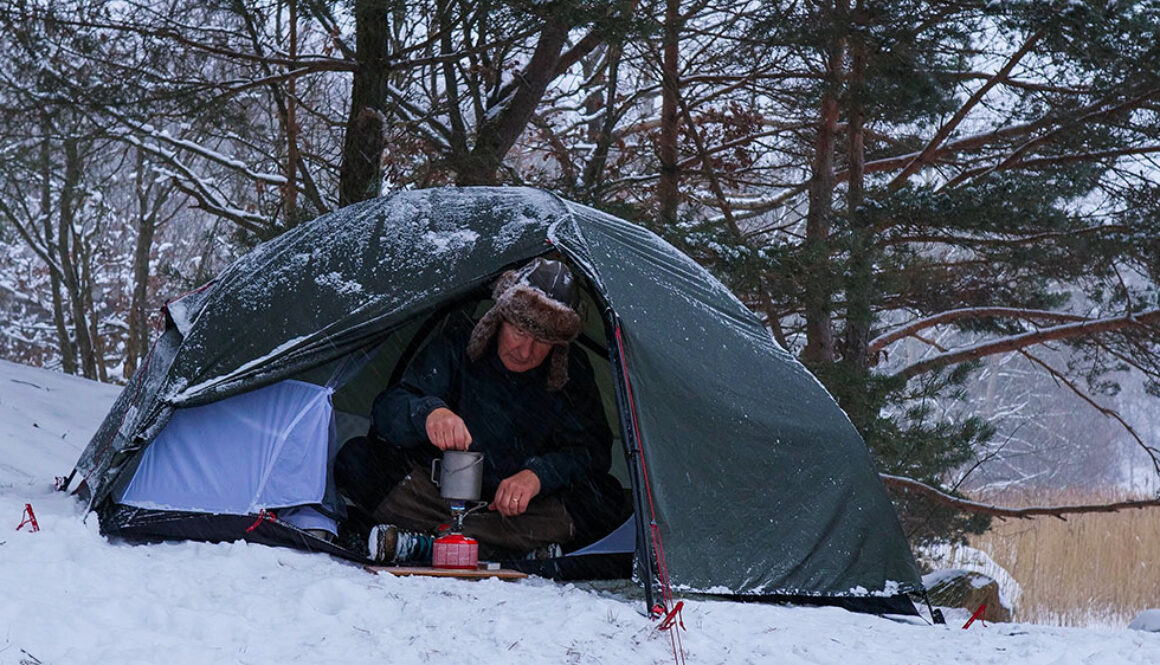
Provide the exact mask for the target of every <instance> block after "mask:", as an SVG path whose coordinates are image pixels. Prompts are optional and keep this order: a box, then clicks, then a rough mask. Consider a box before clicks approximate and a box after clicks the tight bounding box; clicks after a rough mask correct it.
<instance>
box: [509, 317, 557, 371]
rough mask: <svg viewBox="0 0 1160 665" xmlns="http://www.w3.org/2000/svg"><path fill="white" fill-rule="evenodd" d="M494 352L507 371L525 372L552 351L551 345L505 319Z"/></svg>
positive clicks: (537, 365) (542, 360)
mask: <svg viewBox="0 0 1160 665" xmlns="http://www.w3.org/2000/svg"><path fill="white" fill-rule="evenodd" d="M496 352H497V353H498V354H499V359H500V362H502V363H503V366H504V367H506V368H507V369H508V371H509V372H526V371H528V370H530V369H535V368H537V367H539V366H540V363H542V362H544V358H547V357H548V354H549V353H551V352H552V345H551V344H549V343H547V342H543V341H540V340H538V339H536V338H535V337H532V336H531V335H530V334H529V333H527V332H525V331H524V330H523V329H522V328H520V327H518V326H514V325H512V324H510V323H508V322H507V321H504V322H503V326H502V327H501V328H500V329H499V340H498V341H497V342H496Z"/></svg>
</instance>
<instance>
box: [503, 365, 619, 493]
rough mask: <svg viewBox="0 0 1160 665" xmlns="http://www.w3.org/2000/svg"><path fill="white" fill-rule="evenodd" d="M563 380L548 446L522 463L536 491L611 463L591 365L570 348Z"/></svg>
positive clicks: (556, 488) (559, 486)
mask: <svg viewBox="0 0 1160 665" xmlns="http://www.w3.org/2000/svg"><path fill="white" fill-rule="evenodd" d="M572 355H573V362H571V363H569V365H570V366H569V369H568V375H569V380H568V383H567V384H565V386H564V388H563V389H562V391H563V392H564V395H563V397H564V399H563V409H562V413H560V414H559V415H558V418H557V421H556V427H555V430H554V431H553V433H552V443H551V446H550V449H549V450H548V451H547V452H545V453H543V454H541V455H537V456H535V457H532V458H529V459H528V460H527V461H526V462H525V463H524V468H527V469H531V470H532V471H533V472H534V473H535V474H536V476H537V477H538V478H539V479H540V493H541V494H545V495H546V494H551V493H553V492H558V491H560V490H562V489H564V488H567V487H569V486H571V485H574V484H576V483H577V482H578V481H580V480H581V479H583V478H584V477H586V476H595V475H598V474H603V473H607V472H608V469H609V467H610V466H611V465H612V431H611V430H610V429H609V428H608V420H607V419H606V418H605V416H604V406H603V405H602V404H601V401H600V391H599V389H597V387H596V379H595V376H594V375H593V372H592V366H591V365H590V364H589V363H588V359H587V357H585V356H584V354H583V353H582V352H578V351H575V350H574V351H573V354H572Z"/></svg>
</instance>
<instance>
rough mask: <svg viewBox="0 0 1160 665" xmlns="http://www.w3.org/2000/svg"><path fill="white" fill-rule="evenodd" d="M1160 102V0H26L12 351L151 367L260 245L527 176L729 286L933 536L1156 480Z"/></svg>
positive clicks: (0, 164) (17, 6)
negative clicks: (856, 433)
mask: <svg viewBox="0 0 1160 665" xmlns="http://www.w3.org/2000/svg"><path fill="white" fill-rule="evenodd" d="M1158 103H1160V2H1158V1H1156V0H1144V1H1138V2H1133V1H1120V0H1112V2H1104V1H1103V0H1101V1H1099V2H1091V1H1087V0H1068V1H1063V0H1050V1H1046V0H1026V1H1020V0H1014V1H1009V2H987V1H970V2H960V1H949V0H948V1H944V2H937V1H936V2H918V1H914V0H897V1H891V2H884V1H873V0H814V1H785V2H783V1H777V0H755V1H751V2H750V1H745V0H742V1H737V0H731V1H730V2H722V1H720V0H697V1H694V2H690V1H687V0H592V1H587V2H585V1H582V0H518V1H493V0H431V1H411V2H404V1H402V0H336V1H326V0H208V1H206V0H197V1H193V0H150V1H148V2H143V1H138V0H117V1H109V0H51V1H49V0H10V1H9V2H6V3H4V5H3V7H0V155H2V157H0V357H3V358H6V359H9V360H14V361H17V362H21V363H25V364H30V365H37V366H44V367H50V368H57V369H60V370H61V371H64V372H66V373H70V374H78V375H83V376H86V377H89V378H93V379H98V380H101V381H109V382H123V381H125V380H126V379H127V377H129V376H130V375H131V374H132V373H133V372H134V371H135V370H136V368H137V367H138V366H139V365H140V364H141V363H142V361H143V359H144V357H145V356H146V354H147V353H148V349H149V345H150V343H151V339H152V338H153V337H155V335H156V334H157V332H158V330H159V326H160V319H159V315H158V314H157V312H158V311H159V308H160V307H161V305H162V304H163V303H164V302H165V300H167V299H170V298H173V297H175V296H177V295H179V294H181V293H182V292H185V291H187V290H190V289H193V288H196V287H197V286H199V285H201V284H204V283H206V282H208V281H210V280H212V278H213V276H214V275H215V274H216V273H217V272H218V271H219V270H221V269H222V268H223V267H225V266H226V265H227V264H228V263H229V262H230V261H232V260H233V259H234V258H236V257H237V256H239V255H240V254H242V253H244V252H246V251H247V250H248V249H249V248H251V247H253V246H254V245H255V244H256V243H258V242H260V241H262V240H266V239H269V238H272V237H274V236H277V235H278V234H280V233H283V232H285V231H286V230H287V229H290V228H292V227H294V226H295V225H298V224H301V223H303V222H304V221H307V220H309V219H312V218H314V217H316V216H318V215H321V214H324V213H326V212H328V211H330V210H334V209H336V208H338V207H341V206H343V205H347V204H350V203H354V202H357V201H360V200H364V199H367V198H371V197H374V196H378V195H381V194H389V193H390V192H393V191H397V190H400V189H407V188H422V187H436V186H448V185H464V186H466V185H517V184H518V185H530V186H536V187H543V188H545V189H548V190H551V191H553V192H556V193H558V194H559V195H561V196H563V197H565V198H568V199H572V200H575V201H579V202H582V203H586V204H588V205H591V206H594V207H596V208H600V209H603V210H606V211H609V212H612V213H614V214H617V215H619V216H622V217H624V218H627V219H630V220H632V221H635V222H637V223H639V224H642V225H644V226H647V227H648V228H650V229H652V230H653V231H655V232H657V233H659V234H661V235H662V236H663V237H665V238H666V239H668V240H669V241H670V242H672V243H673V244H675V245H676V246H677V247H679V248H680V249H682V250H683V251H685V252H687V253H688V254H690V255H691V256H693V257H694V258H695V259H696V260H698V261H700V262H701V263H703V264H704V265H705V266H707V267H708V268H709V269H710V270H711V271H713V272H714V274H716V275H717V276H718V277H720V278H721V279H722V280H723V281H724V282H725V283H726V284H728V285H729V286H730V288H732V289H733V291H734V292H735V293H736V294H737V296H738V297H739V298H740V299H741V300H742V301H743V302H744V303H746V304H747V305H748V306H749V307H751V308H752V309H753V311H754V312H755V313H756V314H757V315H758V316H759V317H761V319H762V320H763V321H764V323H765V324H766V325H767V326H768V328H769V331H770V334H771V335H772V336H773V337H774V338H775V339H776V340H777V341H778V342H779V343H780V344H781V345H782V346H784V347H785V348H786V349H788V350H790V351H791V352H792V353H794V354H796V355H797V356H798V357H799V358H800V359H801V360H802V362H803V363H805V364H806V365H807V366H808V367H809V368H810V369H811V370H813V371H814V372H815V373H816V374H817V375H818V376H819V378H820V379H821V380H822V381H823V382H824V383H825V384H826V386H827V387H828V388H829V390H830V391H831V392H832V393H833V394H834V395H835V397H836V398H837V399H838V400H839V402H840V403H841V405H842V406H843V408H844V409H845V410H846V412H847V413H848V414H849V415H850V417H851V419H852V420H853V422H854V424H855V425H856V426H857V427H858V429H859V430H860V431H861V433H862V435H863V436H864V437H865V439H866V442H867V444H868V445H869V447H870V449H871V451H872V453H873V455H874V459H875V462H876V463H877V465H878V468H879V471H880V472H881V473H882V474H883V479H884V481H885V482H886V483H887V485H888V487H890V489H891V491H892V495H893V497H894V499H895V501H896V503H897V505H899V507H900V509H901V511H902V515H903V519H904V524H905V526H906V528H907V530H908V532H909V534H910V536H911V538H912V540H913V541H914V542H916V543H920V542H924V541H929V540H931V539H934V538H937V539H944V538H946V537H951V538H956V537H960V536H962V534H964V533H966V532H971V531H975V532H977V531H979V530H981V529H983V528H985V527H986V526H987V524H988V522H989V518H990V517H991V516H994V515H1011V516H1019V515H1025V514H1027V513H1026V512H1022V513H1021V512H1019V511H1017V510H1006V509H1001V508H998V507H996V506H991V505H984V504H981V503H976V504H966V503H964V502H963V501H961V498H963V497H966V496H968V493H969V494H970V495H972V496H975V497H985V496H986V491H988V490H1002V491H1003V492H1005V493H1008V494H1007V495H1009V493H1010V492H1011V491H1013V490H1014V491H1023V490H1026V491H1039V490H1042V489H1043V488H1044V487H1051V488H1069V487H1077V486H1078V487H1085V488H1090V487H1093V486H1096V487H1112V488H1118V489H1121V490H1124V491H1126V492H1128V493H1129V495H1128V496H1127V499H1129V500H1134V501H1136V502H1137V503H1132V502H1131V501H1129V502H1128V505H1139V504H1149V503H1150V504H1155V503H1156V500H1155V497H1156V493H1157V490H1158V489H1160V482H1157V477H1158V475H1157V474H1158V472H1160V456H1158V454H1157V453H1158V449H1157V444H1156V442H1157V437H1158V436H1160V423H1158V421H1157V419H1156V418H1155V417H1154V416H1152V415H1151V412H1152V410H1153V409H1154V408H1155V406H1156V402H1155V398H1156V396H1157V395H1158V394H1160V346H1158V340H1160V337H1158V336H1157V332H1158V328H1157V326H1158V324H1160V302H1158V294H1157V284H1158V277H1160V217H1158V214H1157V213H1158V211H1160V188H1158V186H1157V184H1156V181H1157V173H1158V172H1160V170H1158V168H1157V166H1158V165H1157V162H1156V154H1157V153H1158V152H1160V114H1158V110H1160V108H1158ZM968 491H969V492H968ZM1132 493H1134V494H1132ZM1117 496H1119V495H1117ZM1099 503H1101V504H1108V503H1111V501H1103V502H1099ZM1103 507H1105V506H1102V505H1093V506H1087V507H1080V508H1076V509H1072V510H1073V511H1074V510H1089V509H1091V510H1095V509H1102V508H1103ZM1022 510H1024V511H1026V510H1027V509H1022ZM1033 510H1034V509H1033ZM1042 512H1045V513H1046V514H1066V513H1067V512H1068V510H1065V509H1061V508H1059V507H1058V506H1057V507H1053V508H1047V509H1045V510H1044V511H1042Z"/></svg>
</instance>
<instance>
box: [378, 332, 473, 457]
mask: <svg viewBox="0 0 1160 665" xmlns="http://www.w3.org/2000/svg"><path fill="white" fill-rule="evenodd" d="M461 360H462V359H460V358H457V357H456V353H455V348H454V346H453V345H452V344H451V342H450V340H448V339H447V338H446V337H444V336H439V337H437V338H435V339H433V340H432V341H431V342H430V343H429V344H428V345H427V346H426V347H424V348H423V350H422V351H420V352H419V355H417V356H416V357H415V359H414V360H413V361H412V362H411V365H410V366H409V367H408V368H407V371H406V372H404V373H403V378H402V380H400V381H399V383H397V384H395V385H394V386H391V387H390V388H388V389H386V390H384V391H383V392H381V393H379V395H378V396H377V397H375V402H374V405H373V406H372V407H371V419H372V422H373V424H374V428H375V431H376V432H377V433H378V435H379V436H380V437H382V438H383V439H385V440H386V441H388V442H390V443H391V444H393V445H396V446H402V447H405V448H410V447H414V446H417V445H419V444H422V443H425V442H426V441H427V416H428V415H430V414H431V412H432V411H434V410H435V409H437V408H439V407H449V405H450V404H451V403H453V402H454V401H455V398H454V395H453V392H454V389H455V385H456V375H457V373H458V362H460V361H461Z"/></svg>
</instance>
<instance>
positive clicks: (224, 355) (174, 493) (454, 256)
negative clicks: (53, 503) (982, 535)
mask: <svg viewBox="0 0 1160 665" xmlns="http://www.w3.org/2000/svg"><path fill="white" fill-rule="evenodd" d="M543 255H552V256H554V257H557V258H560V259H562V260H564V261H565V262H567V263H568V264H570V266H571V267H572V269H573V271H574V272H575V273H576V274H577V275H578V278H579V281H580V282H581V283H582V285H583V289H582V290H583V302H582V304H581V310H582V313H583V314H584V318H585V326H584V332H583V333H582V335H581V338H580V340H579V342H578V343H579V345H580V347H581V348H583V349H584V351H585V352H586V353H588V354H589V355H590V359H591V360H592V364H593V366H594V367H595V368H596V375H597V382H598V384H599V386H600V388H601V392H602V396H603V399H604V404H605V411H606V414H607V417H608V419H609V423H610V425H611V426H612V430H613V432H614V433H615V435H616V442H615V443H616V444H617V445H618V447H619V449H620V450H622V451H623V455H614V460H615V462H614V469H613V473H614V475H616V476H617V477H618V478H619V479H620V481H621V483H622V485H623V487H624V488H625V493H626V495H629V496H630V497H631V508H632V513H631V515H629V516H628V517H627V519H626V520H625V521H624V523H623V525H622V526H621V527H620V528H618V529H615V530H614V531H613V532H612V533H610V534H608V535H607V537H605V538H603V539H600V540H597V541H596V542H593V543H589V544H587V545H585V546H583V547H580V548H579V549H575V550H574V551H571V552H568V553H567V554H566V555H565V556H563V557H558V558H555V559H548V560H540V561H525V562H516V563H514V564H508V565H509V566H512V565H514V566H515V567H518V568H520V569H521V570H524V571H525V572H531V573H536V574H540V575H543V576H546V577H551V578H555V579H561V580H566V579H585V578H588V579H592V578H601V577H603V578H615V577H629V576H633V577H635V578H636V579H638V580H641V581H643V586H644V591H645V595H646V602H647V603H648V607H650V608H652V607H654V606H655V605H661V606H662V607H665V608H667V606H668V605H669V604H670V601H671V593H672V592H673V591H680V592H686V593H708V594H723V595H730V596H740V597H746V598H753V599H786V598H789V599H793V600H796V601H806V602H825V603H834V604H840V605H844V606H846V607H850V608H852V609H861V610H866V611H878V612H911V613H912V612H913V611H914V607H913V605H912V604H911V603H910V601H909V599H908V598H907V596H906V594H907V593H909V592H917V591H921V588H922V584H921V580H920V578H919V575H918V572H917V569H916V566H915V562H914V559H913V556H912V554H911V552H910V549H909V547H908V545H907V542H906V539H905V537H904V536H903V533H902V529H901V527H900V526H899V523H898V519H897V516H896V515H895V513H894V511H893V508H892V506H891V504H890V502H889V500H888V499H887V497H886V493H885V491H884V489H883V486H882V484H881V482H880V481H879V479H878V477H877V475H876V474H875V472H874V470H873V468H872V466H871V462H870V458H869V454H868V452H867V450H866V447H865V444H864V443H863V442H862V440H861V438H860V437H859V435H858V433H857V431H856V430H855V429H854V427H853V425H852V424H851V423H850V421H849V419H848V418H847V417H846V415H845V414H844V413H843V412H842V411H841V409H840V408H839V407H838V405H837V404H836V402H835V401H834V400H833V398H832V397H831V396H830V395H829V394H828V393H827V392H826V390H825V389H824V388H823V387H822V385H821V384H820V383H819V382H818V381H817V380H816V379H815V378H814V377H813V376H812V375H811V374H810V373H809V372H808V371H807V370H806V369H805V368H804V367H803V366H802V365H801V364H800V363H798V362H797V361H796V359H794V358H793V357H792V356H791V355H790V354H788V353H787V352H786V351H785V350H783V349H782V348H780V347H779V346H778V345H777V343H776V342H774V341H773V339H772V338H771V336H770V335H769V333H768V331H767V330H766V329H765V328H764V327H763V326H762V324H761V323H760V321H759V320H758V319H757V318H756V316H754V315H753V314H752V313H751V312H750V311H749V310H747V309H746V308H745V307H744V306H743V305H742V304H741V302H740V301H738V300H737V299H736V298H735V297H734V296H733V295H732V294H731V293H730V292H729V290H728V289H727V288H726V287H725V286H724V285H722V284H721V283H720V282H719V281H717V280H716V279H715V278H713V277H712V276H711V275H710V274H709V273H708V272H707V271H706V270H705V269H704V268H702V267H701V266H699V265H698V264H696V263H695V262H694V261H693V260H692V259H690V258H689V257H687V256H685V255H683V254H682V253H680V252H679V251H678V250H676V249H675V248H673V247H672V246H671V245H669V244H668V243H666V242H664V241H663V240H661V239H660V238H658V237H657V236H655V235H654V234H652V233H650V232H649V231H647V230H645V229H642V228H640V227H638V226H635V225H633V224H630V223H628V222H625V221H623V220H620V219H617V218H615V217H612V216H609V215H607V214H604V213H601V212H598V211H596V210H593V209H591V208H587V207H585V206H581V205H578V204H575V203H571V202H568V201H565V200H562V199H560V198H558V197H556V196H553V195H551V194H549V193H546V192H542V191H538V190H532V189H523V188H466V189H452V188H446V189H430V190H423V191H414V192H401V193H398V194H395V195H393V196H389V197H384V198H380V199H376V200H372V201H366V202H363V203H360V204H356V205H352V206H349V207H347V208H343V209H341V210H338V211H336V212H333V213H330V214H327V215H324V216H322V217H319V218H317V219H315V220H313V221H311V222H309V223H306V224H303V225H302V226H300V227H297V228H295V229H293V230H291V231H288V232H287V233H285V234H283V235H281V236H279V237H278V238H275V239H273V240H271V241H269V242H266V243H263V244H261V245H259V246H258V247H257V248H255V249H254V250H253V251H251V252H250V253H249V254H247V255H245V256H243V257H242V258H241V259H239V260H238V261H236V262H235V263H234V264H233V265H231V266H229V267H228V268H227V269H226V270H225V271H224V272H223V273H222V274H221V275H219V276H218V277H217V278H216V279H215V280H214V281H213V282H211V283H210V284H208V285H206V286H205V287H203V288H201V289H199V290H197V291H195V292H193V293H190V294H187V295H185V296H183V297H181V298H180V299H178V300H176V301H173V302H171V303H169V304H168V306H167V307H166V317H165V320H166V326H165V330H164V331H163V333H162V334H161V336H160V338H159V339H158V340H157V342H156V343H155V345H154V347H153V349H152V351H151V353H150V355H149V357H148V359H147V361H146V362H145V363H144V364H143V365H142V367H141V368H140V369H139V370H138V371H137V373H136V374H135V375H134V376H133V378H132V380H131V381H130V382H129V384H128V385H127V386H126V388H125V389H124V391H123V392H122V394H121V395H120V397H119V399H118V400H117V402H116V403H115V405H114V407H113V409H112V411H111V412H110V413H109V415H108V416H107V417H106V419H105V421H104V422H103V424H102V425H101V427H100V429H99V430H98V431H97V433H96V435H95V436H94V437H93V439H92V441H91V442H90V443H89V445H88V447H87V449H86V450H85V451H84V453H83V454H82V455H81V457H80V459H79V461H78V462H77V465H76V468H75V469H74V471H73V476H75V477H79V479H80V481H79V484H78V486H77V488H76V492H77V493H78V494H79V495H80V496H81V497H83V498H85V499H87V500H88V502H89V507H90V509H92V510H95V511H97V514H98V517H99V519H100V523H101V528H102V531H103V532H104V533H106V534H108V535H114V536H119V537H123V538H127V539H132V540H144V541H155V540H166V539H194V540H208V541H222V540H227V541H228V540H235V539H245V540H248V541H252V542H259V543H267V544H275V545H285V546H291V547H299V548H304V549H308V550H317V551H323V552H328V553H330V554H333V555H336V556H339V557H343V558H346V559H351V560H356V561H357V560H360V558H361V555H360V554H358V553H356V552H353V551H351V550H348V549H345V548H343V547H341V546H339V545H336V544H332V543H329V542H327V541H325V540H322V539H318V538H315V537H313V536H311V535H310V534H309V533H308V531H307V529H312V528H329V529H333V526H334V522H333V518H334V516H335V515H336V514H337V513H336V510H337V508H338V501H339V500H340V499H339V497H338V496H337V495H336V492H335V490H334V487H333V481H332V480H331V474H330V472H329V469H330V465H331V464H332V463H333V459H334V455H335V452H336V450H337V448H338V445H339V444H340V443H341V442H342V441H345V440H347V438H348V437H350V436H355V435H360V434H364V433H365V432H366V428H367V423H368V414H369V412H370V405H371V401H372V400H373V398H374V396H375V395H376V394H377V393H378V392H379V391H380V390H381V389H382V388H383V387H385V386H386V385H388V384H389V383H391V382H392V381H393V380H396V379H398V377H399V376H400V374H401V372H402V370H403V369H404V368H405V366H406V364H407V362H408V361H409V360H410V359H411V358H412V357H413V355H414V353H415V352H416V350H417V349H418V348H419V347H420V346H421V344H422V342H423V341H424V339H426V338H427V337H428V336H430V335H431V334H433V332H434V331H435V330H437V329H438V328H439V326H441V325H444V324H445V322H446V320H447V319H448V318H449V317H451V316H454V315H457V314H458V315H460V316H463V315H467V316H478V315H480V314H481V313H482V312H483V311H485V310H486V307H487V301H486V300H485V298H487V297H488V289H489V287H490V284H491V283H492V282H493V281H494V280H495V279H496V278H497V277H498V276H499V275H500V274H501V273H502V272H503V271H504V270H506V269H510V268H511V267H513V266H517V265H520V264H522V263H524V262H526V261H528V260H530V259H531V258H533V257H536V256H543ZM634 573H635V574H634ZM658 594H661V595H662V596H663V598H658ZM661 601H664V602H661Z"/></svg>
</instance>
